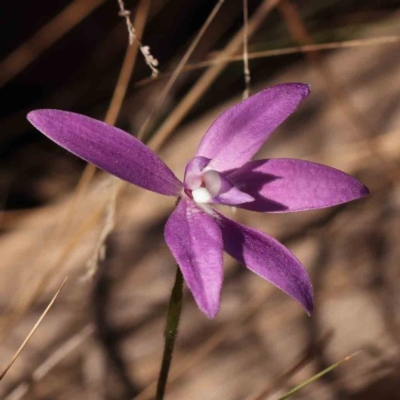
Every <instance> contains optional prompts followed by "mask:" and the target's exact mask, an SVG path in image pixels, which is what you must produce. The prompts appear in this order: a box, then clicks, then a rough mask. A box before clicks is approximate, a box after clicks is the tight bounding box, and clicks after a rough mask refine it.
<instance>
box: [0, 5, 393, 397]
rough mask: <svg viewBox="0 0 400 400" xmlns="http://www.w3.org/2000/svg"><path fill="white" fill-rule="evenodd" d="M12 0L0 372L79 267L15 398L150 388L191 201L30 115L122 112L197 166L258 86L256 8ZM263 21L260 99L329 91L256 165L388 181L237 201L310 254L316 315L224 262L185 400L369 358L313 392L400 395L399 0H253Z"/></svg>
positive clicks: (279, 385) (2, 183) (4, 16)
mask: <svg viewBox="0 0 400 400" xmlns="http://www.w3.org/2000/svg"><path fill="white" fill-rule="evenodd" d="M0 4H1V12H0V21H1V22H0V26H1V32H2V35H1V38H0V41H1V47H0V52H1V61H0V91H1V92H0V93H1V104H2V107H1V110H0V113H1V117H0V118H1V136H0V143H1V144H0V151H1V158H0V163H1V168H0V188H1V190H0V205H1V210H0V254H1V257H0V260H1V261H0V271H1V279H0V308H1V314H0V318H1V319H0V339H1V340H0V362H1V364H0V368H1V369H3V368H4V367H5V366H6V365H7V363H8V362H9V360H10V359H11V358H12V356H13V355H14V353H15V352H16V350H17V349H18V347H19V346H20V344H21V343H22V341H23V340H24V339H25V337H26V336H27V335H28V333H29V331H30V330H31V328H32V327H33V325H34V324H35V322H36V321H37V320H38V318H39V317H40V315H41V314H42V313H43V311H44V309H45V308H46V306H47V305H48V303H49V301H50V299H51V298H52V296H53V295H54V293H55V292H56V291H57V289H58V288H59V287H60V284H61V283H62V281H63V279H64V278H65V277H66V276H67V275H68V281H67V283H66V285H65V286H64V288H63V290H62V292H61V294H60V295H59V296H58V298H57V300H56V302H55V304H54V306H53V307H52V308H51V310H50V311H49V313H48V314H47V315H46V317H45V319H44V320H43V322H42V324H41V325H40V326H39V328H38V330H37V331H36V332H35V334H34V335H33V337H32V339H31V340H30V342H29V344H28V345H27V346H26V347H25V348H24V350H23V352H22V353H21V355H20V357H19V358H18V359H17V361H16V362H15V364H14V365H13V366H12V368H11V369H10V370H9V372H8V373H7V375H6V376H5V377H4V379H3V380H2V381H1V383H0V397H1V398H2V399H7V400H17V399H43V400H44V399H56V400H61V399H71V398H75V399H76V400H78V399H90V400H91V399H93V400H94V399H99V400H100V399H101V400H103V399H106V400H112V399H115V400H116V399H119V400H125V399H127V400H128V399H133V398H136V399H141V400H143V399H152V398H153V396H154V382H155V380H156V378H157V373H158V369H159V364H160V360H161V355H162V347H163V338H162V332H163V329H164V321H165V313H166V306H167V301H168V297H169V293H170V290H171V287H172V284H173V280H174V274H175V265H174V260H173V258H172V256H171V254H170V253H169V251H168V249H167V247H166V245H165V242H164V239H163V227H164V224H165V221H166V219H167V218H168V215H169V213H170V212H171V210H172V208H173V206H174V199H169V198H163V197H162V196H158V195H156V194H152V193H149V192H145V191H144V190H140V189H138V188H135V187H133V186H132V185H122V186H120V185H119V183H118V182H117V181H115V180H113V179H111V178H110V177H109V176H108V175H107V174H105V173H102V172H99V171H97V172H96V171H94V169H93V168H90V167H89V168H88V167H87V166H86V164H85V163H84V162H82V161H81V160H79V159H78V158H76V157H74V156H72V155H71V154H69V153H67V152H66V151H64V150H62V149H61V148H59V147H57V146H56V145H54V144H53V143H52V142H50V141H49V140H48V139H46V138H45V137H44V136H42V135H41V134H40V133H39V132H37V131H36V130H35V129H33V128H32V126H30V125H29V124H28V122H27V120H26V118H25V117H26V114H27V113H28V112H29V111H30V110H33V109H38V108H57V109H63V110H69V111H75V112H80V113H83V114H86V115H88V116H91V117H94V118H97V119H101V120H104V119H105V120H107V121H108V122H109V123H111V124H115V125H116V126H118V127H121V128H123V129H125V130H127V131H128V132H130V133H132V134H133V135H139V136H140V137H141V138H142V139H143V140H145V141H146V142H148V143H151V145H152V147H153V148H154V149H155V150H156V151H157V152H158V154H160V156H161V157H162V158H163V160H164V161H165V162H166V163H167V164H168V165H169V166H170V167H171V169H172V170H173V171H174V172H175V173H176V174H177V176H178V177H180V178H182V175H183V169H184V166H185V165H186V163H187V161H188V160H189V159H190V158H191V157H192V155H193V154H194V152H195V149H196V147H197V144H198V143H199V140H200V139H201V137H202V135H203V134H204V132H205V130H206V129H207V127H208V126H209V125H210V124H211V122H212V121H213V119H214V118H215V117H216V116H217V115H218V114H219V113H220V112H221V111H223V110H224V109H226V108H227V107H229V106H230V105H232V104H234V103H235V102H238V101H240V99H241V98H242V93H243V91H244V89H245V83H244V73H243V71H244V69H243V61H242V58H243V1H242V0H225V1H222V0H221V1H219V2H218V1H217V0H213V1H211V0H202V1H195V0H152V1H150V0H138V1H134V0H126V1H125V5H124V4H123V3H122V2H118V1H117V0H107V1H106V0H53V1H51V2H49V1H43V0H42V1H40V0H39V1H35V2H28V1H23V2H6V1H1V3H0ZM123 7H125V8H126V10H127V11H130V12H131V14H130V15H128V13H126V12H125V13H121V12H120V11H121V8H122V9H123ZM248 13H249V17H248V29H247V31H248V53H249V58H250V60H249V67H250V76H251V83H250V93H255V92H257V91H258V90H261V89H262V88H264V87H266V86H268V85H272V84H276V83H280V82H289V81H298V82H304V83H308V84H310V85H311V88H312V92H311V95H310V97H309V98H308V99H307V101H306V102H304V103H303V104H302V106H301V107H300V108H299V110H298V111H297V112H296V113H295V114H294V115H293V116H292V117H291V118H290V119H289V120H288V121H286V122H285V123H284V124H283V125H282V126H281V127H280V128H279V129H278V130H277V132H276V134H275V135H274V136H273V137H272V138H271V139H270V140H269V141H268V143H267V145H266V146H264V148H263V149H262V151H261V153H260V154H259V157H260V158H266V157H292V158H303V159H307V160H311V161H316V162H321V163H324V164H327V165H330V166H332V167H335V168H338V169H341V170H343V171H345V172H348V173H350V174H352V175H354V176H355V177H357V178H358V179H360V180H361V181H362V182H363V183H365V184H366V185H367V186H368V187H369V188H370V190H371V195H370V196H369V197H368V198H366V199H363V200H361V201H358V202H355V203H352V204H348V205H345V206H340V207H335V208H332V209H327V210H321V211H313V212H305V213H299V214H291V215H290V214H287V215H267V214H264V215H260V214H253V213H251V212H242V211H237V212H236V213H232V211H231V210H229V209H228V210H225V211H226V213H227V214H228V215H230V216H231V217H232V218H234V219H236V220H239V221H241V222H245V223H246V224H249V225H250V226H252V227H255V228H258V229H260V230H263V231H264V232H266V233H268V234H270V235H272V236H274V237H276V238H278V239H279V240H280V241H281V242H282V243H284V244H285V245H286V246H288V247H289V248H290V249H291V250H292V251H293V252H294V253H295V254H296V256H297V257H298V258H299V259H300V260H301V261H302V262H303V263H304V265H305V266H306V268H307V270H308V271H309V273H310V276H311V279H312V281H313V284H314V289H315V312H314V314H313V315H312V317H311V318H309V317H307V315H306V314H305V313H304V312H303V310H302V309H301V308H300V307H299V306H298V305H297V303H295V302H294V301H293V300H291V299H290V298H288V297H287V296H285V295H284V294H283V293H281V292H280V291H278V290H277V289H276V288H274V287H272V285H270V284H268V283H267V282H265V281H263V280H261V279H260V278H258V277H256V276H255V275H254V274H252V273H250V272H248V271H247V270H246V269H245V268H244V267H243V266H241V265H237V264H236V263H235V262H234V261H233V260H232V259H230V258H229V257H227V258H226V263H225V264H226V265H225V267H226V268H225V285H224V288H223V293H222V307H221V311H220V314H219V315H218V317H217V318H216V319H215V320H208V319H206V317H205V316H204V315H203V314H201V313H200V311H199V310H198V309H197V307H196V306H195V304H194V302H193V299H192V298H191V295H190V293H188V292H186V293H185V305H184V312H183V318H182V324H181V330H180V335H179V338H178V342H177V349H176V352H175V356H174V360H173V367H172V371H171V377H170V385H169V387H168V395H167V399H190V400H197V399H198V400H203V399H224V400H225V399H226V400H239V399H240V400H242V399H244V400H262V399H277V398H279V396H282V395H283V394H284V393H285V392H287V391H288V390H289V389H290V388H292V387H293V386H295V385H297V384H299V383H301V382H303V381H305V380H306V379H308V378H310V377H311V376H313V375H314V374H316V373H317V372H319V371H321V370H323V369H324V368H326V367H328V366H329V365H331V364H333V363H335V362H337V361H339V360H341V359H343V358H344V357H346V356H348V355H350V354H352V353H354V352H357V351H360V350H361V352H360V353H359V354H358V355H357V356H355V357H354V358H353V359H352V360H350V361H348V362H347V363H344V364H343V365H341V366H340V367H338V368H337V369H335V370H334V371H332V372H331V373H329V374H328V375H326V376H324V377H323V378H321V379H320V380H318V381H317V382H315V383H312V384H310V385H309V386H307V387H306V388H305V389H303V390H302V391H301V392H299V393H298V394H296V395H295V398H297V399H319V400H325V399H326V400H336V399H349V400H350V399H351V400H358V399H366V400H372V399H374V400H375V399H388V400H391V399H400V369H399V368H400V312H399V309H400V268H399V265H400V246H399V239H400V185H399V180H400V173H399V172H400V163H399V160H400V68H399V63H400V31H399V23H400V7H399V2H398V1H395V0H380V1H376V0H365V1H362V2H361V1H340V0H324V1H317V0H309V1H295V0H280V1H279V0H248ZM126 18H130V19H131V21H132V23H133V25H134V27H135V29H136V33H137V35H138V36H139V37H140V39H141V43H142V45H143V46H149V47H150V53H151V55H152V56H154V57H155V58H156V59H157V60H158V62H159V65H158V66H157V68H158V70H159V75H158V77H157V78H151V70H150V68H149V66H148V65H146V62H145V60H144V57H143V56H142V54H141V53H140V52H138V46H137V42H135V43H134V44H133V45H132V46H130V47H129V36H128V30H127V24H126V22H127V20H126ZM207 20H208V21H209V22H210V23H209V24H208V26H207V29H205V30H204V33H203V34H202V35H201V38H200V40H199V41H198V43H197V45H196V46H195V48H194V50H193V52H192V53H191V54H190V58H189V60H188V61H187V63H186V64H185V68H183V70H182V71H181V73H180V74H179V76H178V77H177V79H175V78H176V75H175V76H173V79H174V81H173V85H172V87H170V89H169V90H168V91H166V90H165V87H166V85H167V84H169V82H171V80H170V79H171V73H173V72H174V71H176V68H177V66H178V65H179V63H180V61H181V59H182V57H184V55H185V54H186V52H187V50H188V49H189V48H190V47H191V46H194V43H195V42H194V41H195V39H196V37H197V35H198V33H199V31H200V30H201V29H202V27H204V24H205V22H206V21H207ZM143 46H142V49H143ZM145 50H146V49H145ZM112 99H113V100H112Z"/></svg>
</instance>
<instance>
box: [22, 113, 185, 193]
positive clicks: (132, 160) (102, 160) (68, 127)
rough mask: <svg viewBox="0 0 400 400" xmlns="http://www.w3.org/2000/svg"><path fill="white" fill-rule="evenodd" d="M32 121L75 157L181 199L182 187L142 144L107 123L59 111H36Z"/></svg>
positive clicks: (136, 183) (135, 182)
mask: <svg viewBox="0 0 400 400" xmlns="http://www.w3.org/2000/svg"><path fill="white" fill-rule="evenodd" d="M28 120H29V121H30V122H31V124H32V125H33V126H35V127H36V128H37V129H38V130H39V131H40V132H42V133H43V134H44V135H46V136H48V137H49V138H50V139H51V140H53V141H54V142H56V143H57V144H59V145H60V146H61V147H64V148H65V149H67V150H68V151H70V152H71V153H73V154H75V155H77V156H78V157H80V158H83V159H84V160H86V161H89V162H91V163H92V164H94V165H95V166H96V167H99V168H101V169H103V170H105V171H107V172H109V173H110V174H113V175H115V176H117V177H118V178H121V179H124V180H125V181H128V182H130V183H133V184H135V185H137V186H140V187H142V188H144V189H148V190H152V191H153V192H157V193H160V194H165V195H167V196H178V195H179V192H180V190H181V187H182V184H181V182H180V181H179V180H178V178H176V177H175V175H174V174H173V173H172V171H171V170H170V169H169V168H168V167H167V166H166V165H165V164H164V163H163V162H162V161H161V160H160V158H159V157H158V156H157V155H156V154H155V153H153V152H152V151H151V150H150V149H149V148H148V147H146V146H145V145H144V144H143V143H142V142H140V141H139V140H137V139H135V138H134V137H133V136H131V135H129V134H128V133H126V132H124V131H122V130H121V129H118V128H115V127H112V126H110V125H107V124H105V123H104V122H101V121H97V120H95V119H92V118H89V117H86V116H84V115H80V114H75V113H71V112H67V111H59V110H36V111H32V112H30V113H29V114H28Z"/></svg>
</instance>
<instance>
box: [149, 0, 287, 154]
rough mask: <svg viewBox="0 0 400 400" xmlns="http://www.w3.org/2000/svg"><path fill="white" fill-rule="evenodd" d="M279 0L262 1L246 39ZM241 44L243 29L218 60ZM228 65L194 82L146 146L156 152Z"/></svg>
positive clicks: (209, 72)
mask: <svg viewBox="0 0 400 400" xmlns="http://www.w3.org/2000/svg"><path fill="white" fill-rule="evenodd" d="M279 1H280V0H264V1H263V2H262V3H261V5H260V6H259V7H258V9H257V10H256V11H255V12H254V14H253V16H252V18H251V20H250V21H249V24H248V37H251V36H252V35H253V34H254V32H255V31H256V30H257V29H258V28H259V27H260V25H261V24H262V22H263V21H264V19H265V18H266V16H267V15H268V14H269V13H270V12H271V11H272V10H273V9H274V7H275V6H276V5H277V4H278V3H279ZM242 43H243V29H241V30H240V31H239V32H237V33H236V35H235V36H234V37H233V38H232V40H231V41H230V42H229V43H228V45H227V46H226V47H225V49H224V50H223V52H222V53H221V54H220V55H219V56H218V58H227V57H231V56H232V55H233V54H234V53H236V52H237V51H238V49H239V48H240V46H241V45H242ZM227 65H228V63H227V62H222V63H220V64H216V65H213V66H211V67H210V68H209V69H208V70H207V71H206V72H205V73H204V74H203V75H202V76H201V78H200V79H199V80H198V81H197V82H196V84H195V85H194V86H193V87H192V89H191V90H190V91H189V93H188V94H187V95H186V96H185V97H184V98H183V99H182V100H181V102H180V103H179V104H178V105H177V107H176V108H175V109H174V111H172V113H171V114H170V115H169V117H168V118H167V119H166V120H165V122H164V123H163V125H162V126H161V127H160V128H159V129H158V130H157V132H156V133H155V134H154V136H153V137H152V138H151V139H150V141H149V143H148V146H149V147H150V148H151V149H152V150H154V151H156V150H158V149H159V148H160V147H161V146H162V145H163V143H164V142H165V140H166V139H167V137H168V136H169V135H170V134H171V133H172V132H173V130H174V129H175V128H176V127H177V126H178V125H179V124H180V123H181V122H182V120H183V119H184V118H185V116H186V115H187V114H188V113H189V111H190V110H191V109H192V107H193V106H194V105H195V104H196V102H197V100H198V99H199V98H201V96H203V94H204V93H205V92H206V91H207V90H208V89H209V87H210V86H211V85H212V83H213V82H214V81H215V80H216V79H217V77H218V76H219V75H220V73H221V72H222V71H223V70H224V68H225V67H226V66H227Z"/></svg>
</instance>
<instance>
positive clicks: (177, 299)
mask: <svg viewBox="0 0 400 400" xmlns="http://www.w3.org/2000/svg"><path fill="white" fill-rule="evenodd" d="M182 289H183V276H182V272H181V270H180V269H179V267H177V271H176V276H175V283H174V287H173V288H172V292H171V297H170V299H169V304H168V312H167V324H166V326H165V332H164V336H165V344H164V354H163V358H162V363H161V370H160V374H159V376H158V383H157V394H156V400H163V399H164V393H165V387H166V386H167V380H168V373H169V368H170V366H171V361H172V353H173V351H174V344H175V338H176V336H177V333H178V325H179V320H180V316H181V311H182V299H183V296H182Z"/></svg>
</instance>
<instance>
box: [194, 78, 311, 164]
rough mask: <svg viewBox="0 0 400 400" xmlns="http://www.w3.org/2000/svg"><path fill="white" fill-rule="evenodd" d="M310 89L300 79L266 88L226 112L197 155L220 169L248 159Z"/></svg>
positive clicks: (207, 135) (212, 129)
mask: <svg viewBox="0 0 400 400" xmlns="http://www.w3.org/2000/svg"><path fill="white" fill-rule="evenodd" d="M309 92H310V89H309V86H308V85H304V84H301V83H286V84H281V85H276V86H272V87H270V88H267V89H265V90H263V91H261V92H259V93H257V94H255V95H254V96H251V97H249V98H248V99H247V100H244V101H242V102H241V103H239V104H237V105H235V106H233V107H231V108H229V109H228V110H226V111H225V112H223V113H222V114H221V115H220V116H219V117H218V118H217V119H216V120H215V121H214V123H213V124H212V125H211V127H210V128H209V129H208V131H207V132H206V134H205V135H204V137H203V139H202V141H201V143H200V145H199V148H198V150H197V153H196V156H202V157H206V158H210V159H211V162H210V164H209V167H210V168H212V169H215V170H217V171H219V172H223V171H227V170H230V169H233V168H238V167H240V166H242V165H243V164H244V163H246V162H247V161H249V160H250V159H251V158H252V157H253V156H254V154H255V153H256V152H257V151H258V150H259V149H260V147H261V146H262V145H263V144H264V142H265V141H266V140H267V139H268V138H269V136H270V135H271V134H272V132H273V131H274V130H275V129H276V128H277V127H278V126H279V125H280V124H281V123H282V122H283V121H284V120H285V119H286V118H287V117H288V116H289V115H290V114H292V113H293V112H294V111H295V110H296V108H297V107H298V105H299V104H300V103H301V102H302V100H304V99H305V98H306V97H307V96H308V94H309Z"/></svg>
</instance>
